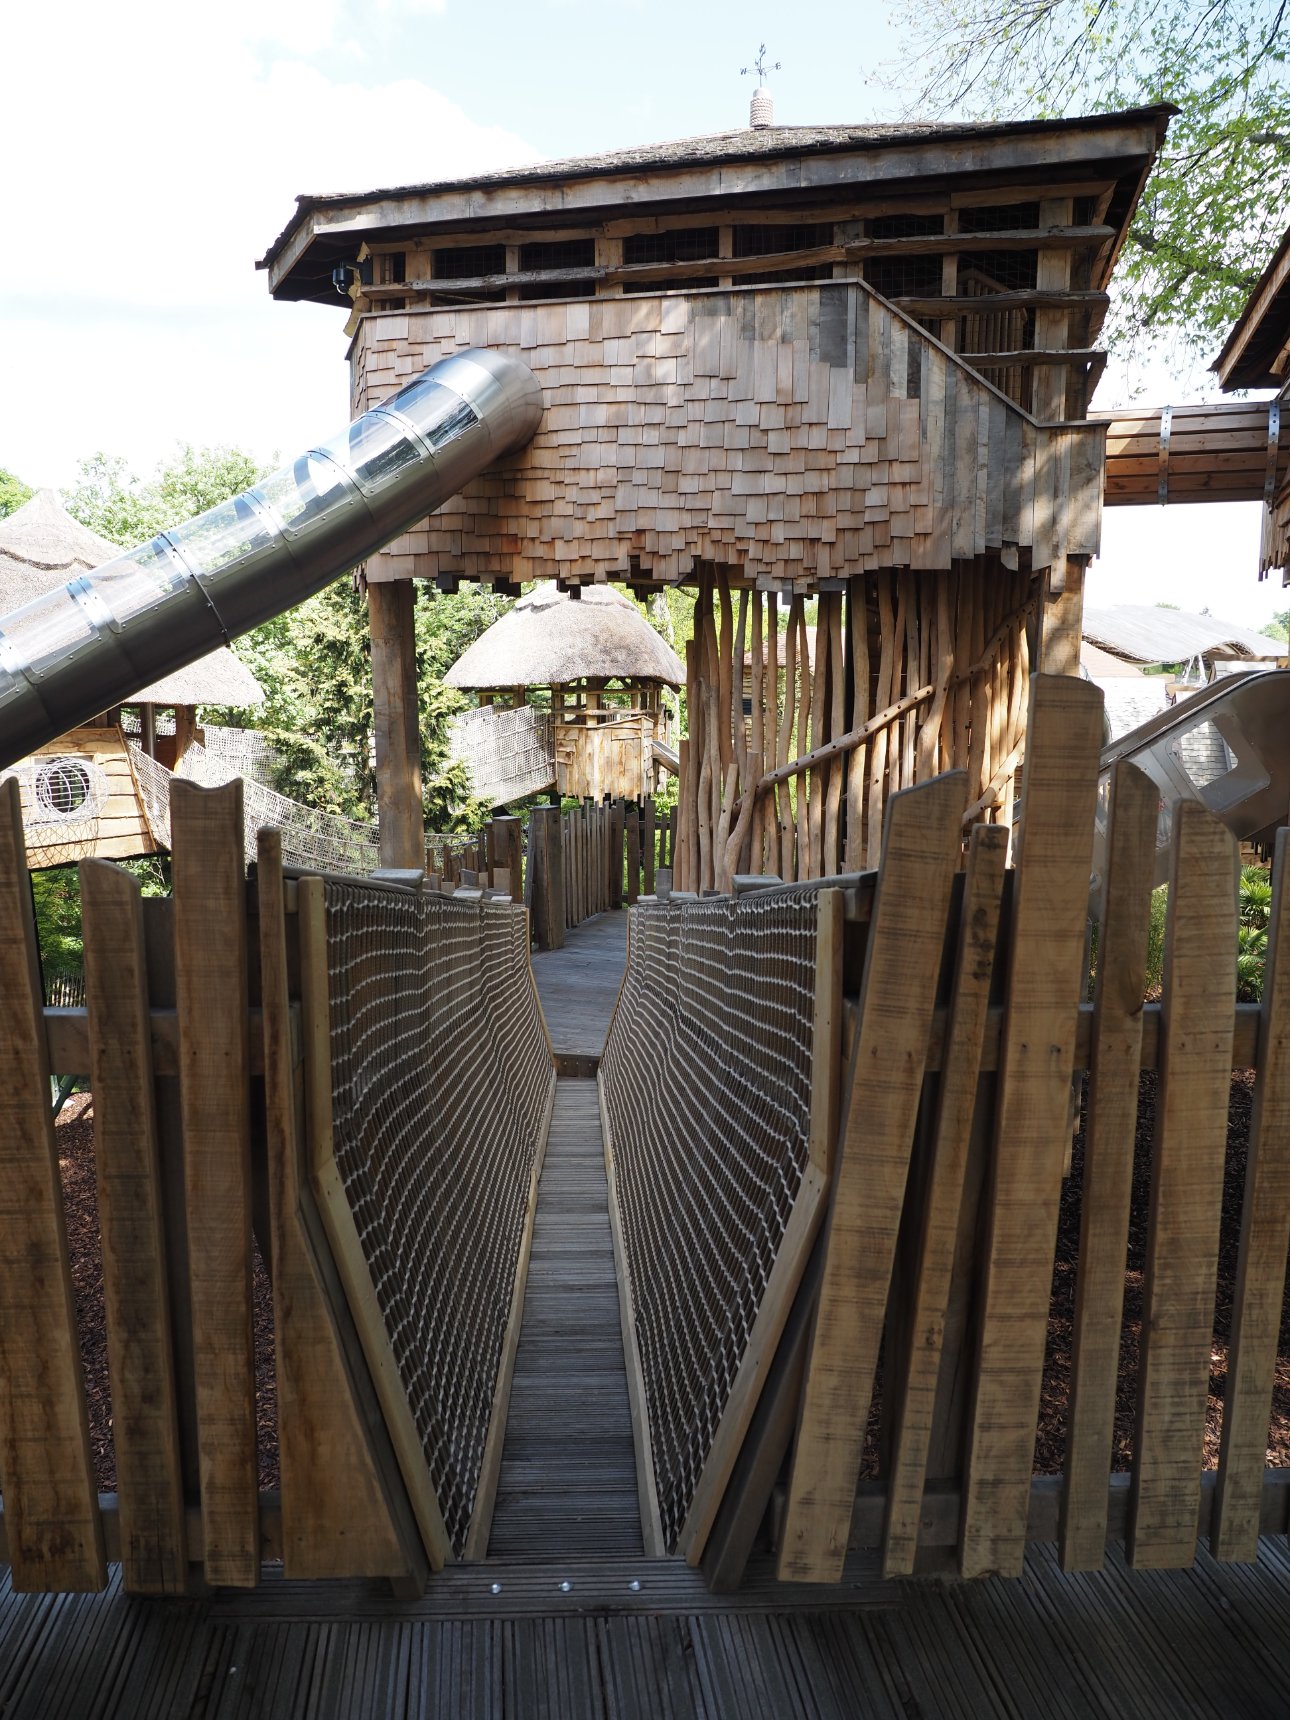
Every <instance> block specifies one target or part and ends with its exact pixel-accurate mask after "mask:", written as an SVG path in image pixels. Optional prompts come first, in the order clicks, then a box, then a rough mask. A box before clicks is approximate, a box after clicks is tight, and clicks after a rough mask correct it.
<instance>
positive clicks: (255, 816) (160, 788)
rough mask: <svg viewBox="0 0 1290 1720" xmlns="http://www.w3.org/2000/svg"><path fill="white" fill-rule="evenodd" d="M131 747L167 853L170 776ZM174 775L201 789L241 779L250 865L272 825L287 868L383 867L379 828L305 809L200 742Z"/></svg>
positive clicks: (150, 815) (148, 812)
mask: <svg viewBox="0 0 1290 1720" xmlns="http://www.w3.org/2000/svg"><path fill="white" fill-rule="evenodd" d="M129 745H130V764H131V767H132V769H133V770H134V777H135V781H136V783H137V784H138V787H139V794H140V798H141V799H142V801H143V807H144V812H145V813H146V815H147V819H148V825H149V828H150V829H151V831H152V835H153V839H154V841H156V842H157V843H158V844H159V845H160V846H161V847H162V848H166V849H168V848H169V847H170V782H171V772H170V771H168V770H167V769H166V767H165V765H163V764H159V763H158V762H157V760H156V759H154V758H150V757H149V755H148V754H147V753H146V752H145V751H144V750H143V748H142V747H141V746H139V745H138V744H137V743H135V742H134V741H131V742H130V743H129ZM174 774H175V775H176V776H180V777H184V778H186V779H187V780H189V781H191V782H197V783H200V784H201V786H202V787H203V788H219V787H220V786H221V785H222V784H223V783H226V782H231V781H232V780H233V779H234V778H235V777H238V776H242V782H243V789H242V805H243V809H244V812H245V844H246V858H247V860H248V861H250V860H254V858H255V844H256V832H257V831H258V830H261V829H264V828H267V827H269V826H272V827H273V828H274V829H277V830H280V831H281V832H282V857H283V859H284V861H285V862H286V863H287V865H289V866H298V867H302V868H305V869H308V870H312V871H328V872H370V871H373V870H374V869H375V868H376V867H378V866H379V865H380V864H381V859H380V853H381V850H380V843H379V841H378V839H377V833H376V826H375V825H373V824H361V823H359V822H357V821H356V820H355V819H352V818H342V817H341V816H340V815H339V814H337V813H334V812H320V811H318V810H317V809H316V808H315V807H312V806H304V805H302V804H301V802H300V801H298V800H292V799H291V798H290V797H289V796H288V795H285V794H279V793H278V792H277V790H276V789H272V788H267V787H266V786H265V784H264V783H262V782H256V781H254V780H253V779H252V778H250V777H248V776H244V775H243V772H242V770H241V768H240V766H239V764H238V763H237V762H235V761H234V759H233V758H232V757H231V756H230V757H225V756H223V755H222V754H212V753H210V752H208V751H207V750H206V748H205V747H204V746H202V744H201V743H200V742H199V741H194V742H192V743H191V744H190V745H189V747H188V749H187V750H186V752H185V753H184V755H183V757H182V758H181V759H180V761H179V769H178V770H177V771H176V772H175V773H174Z"/></svg>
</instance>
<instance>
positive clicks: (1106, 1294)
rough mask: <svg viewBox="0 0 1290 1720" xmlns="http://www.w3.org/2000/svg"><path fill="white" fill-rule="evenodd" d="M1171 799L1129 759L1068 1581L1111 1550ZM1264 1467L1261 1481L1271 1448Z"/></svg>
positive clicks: (1099, 1085)
mask: <svg viewBox="0 0 1290 1720" xmlns="http://www.w3.org/2000/svg"><path fill="white" fill-rule="evenodd" d="M1159 798H1160V795H1159V790H1158V789H1157V787H1156V785H1155V783H1154V782H1152V781H1151V779H1150V778H1149V777H1148V776H1146V775H1145V774H1144V773H1143V772H1142V771H1140V770H1138V769H1137V768H1136V767H1135V766H1134V765H1131V764H1125V763H1124V762H1123V761H1122V762H1121V763H1119V764H1117V765H1116V766H1115V770H1114V774H1113V776H1112V779H1111V818H1110V826H1109V828H1108V831H1107V843H1106V846H1107V863H1106V884H1105V888H1104V891H1103V896H1102V919H1101V925H1100V926H1099V928H1098V961H1097V996H1096V998H1095V1000H1094V1004H1093V1048H1092V1055H1091V1059H1090V1066H1089V1091H1088V1121H1087V1123H1086V1125H1085V1131H1084V1143H1085V1145H1084V1188H1083V1198H1082V1202H1081V1211H1080V1242H1079V1256H1078V1258H1079V1269H1078V1270H1079V1275H1078V1277H1077V1279H1076V1286H1075V1334H1074V1344H1073V1346H1072V1355H1071V1407H1070V1433H1069V1436H1068V1438H1067V1442H1066V1482H1065V1486H1064V1487H1063V1489H1062V1510H1061V1557H1062V1568H1063V1569H1064V1570H1067V1571H1098V1570H1101V1568H1102V1560H1103V1557H1104V1555H1105V1552H1106V1527H1107V1526H1106V1500H1107V1492H1106V1480H1107V1476H1108V1475H1109V1474H1110V1472H1111V1454H1112V1441H1113V1438H1114V1433H1115V1392H1116V1378H1117V1375H1118V1372H1119V1363H1120V1326H1121V1323H1122V1321H1123V1318H1124V1271H1125V1255H1126V1251H1127V1248H1128V1240H1129V1201H1130V1197H1131V1195H1132V1192H1133V1143H1134V1133H1135V1129H1136V1126H1137V1118H1138V1069H1139V1066H1140V1064H1141V1060H1142V1000H1143V998H1144V996H1145V995H1146V985H1147V928H1148V922H1149V920H1150V916H1151V882H1152V872H1153V869H1154V867H1155V860H1156V809H1157V806H1158V804H1159ZM1259 1468H1260V1472H1261V1471H1262V1447H1261V1446H1260V1462H1259Z"/></svg>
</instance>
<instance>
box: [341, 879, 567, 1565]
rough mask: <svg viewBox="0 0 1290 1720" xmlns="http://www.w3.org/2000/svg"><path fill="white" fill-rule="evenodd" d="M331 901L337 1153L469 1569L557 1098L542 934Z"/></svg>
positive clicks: (422, 908) (409, 904)
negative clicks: (536, 974) (535, 979)
mask: <svg viewBox="0 0 1290 1720" xmlns="http://www.w3.org/2000/svg"><path fill="white" fill-rule="evenodd" d="M322 895H323V902H324V913H325V936H326V965H327V981H328V994H329V998H330V1062H331V1081H332V1094H333V1099H332V1154H333V1157H334V1161H335V1166H336V1169H337V1172H338V1173H339V1180H340V1184H341V1187H342V1188H343V1190H344V1198H345V1200H346V1202H347V1204H348V1207H349V1210H350V1213H351V1214H352V1219H353V1227H354V1230H355V1231H356V1233H357V1239H358V1244H359V1248H360V1250H361V1263H355V1264H356V1265H358V1269H359V1270H361V1271H365V1272H366V1273H367V1274H368V1275H369V1277H370V1284H371V1288H372V1290H373V1291H374V1292H375V1299H376V1304H377V1306H378V1307H379V1312H380V1320H381V1326H382V1333H381V1334H379V1335H375V1336H376V1341H377V1343H378V1344H381V1343H382V1342H383V1344H384V1345H387V1346H388V1354H389V1356H390V1357H391V1358H392V1360H393V1365H394V1368H395V1370H396V1371H397V1375H398V1379H399V1381H400V1382H401V1385H402V1388H403V1391H404V1393H405V1395H406V1400H407V1404H408V1408H409V1409H410V1411H411V1418H412V1421H413V1423H414V1424H415V1429H416V1436H417V1440H418V1442H419V1445H420V1449H421V1452H422V1453H423V1454H424V1461H425V1465H426V1466H427V1468H428V1470H429V1476H430V1482H431V1486H432V1488H433V1492H434V1495H435V1498H436V1499H437V1501H438V1507H439V1511H440V1513H441V1515H442V1520H443V1527H444V1530H445V1532H446V1536H447V1540H448V1542H449V1543H450V1545H451V1547H452V1549H453V1551H454V1552H456V1553H457V1554H462V1553H463V1552H465V1551H466V1549H467V1543H468V1535H469V1534H470V1532H471V1530H472V1519H477V1514H478V1507H479V1503H480V1499H481V1489H482V1492H483V1494H485V1495H487V1499H486V1508H485V1510H484V1512H483V1513H482V1515H483V1517H484V1518H486V1517H487V1515H488V1512H489V1510H491V1494H490V1493H488V1489H489V1487H490V1486H491V1487H495V1485H496V1473H495V1471H494V1473H492V1474H491V1476H486V1474H485V1469H486V1448H487V1447H488V1446H489V1433H490V1428H491V1427H492V1425H493V1422H494V1410H495V1398H496V1394H497V1392H498V1385H499V1377H500V1376H501V1375H502V1372H503V1355H504V1350H505V1347H506V1344H507V1338H508V1329H509V1326H510V1323H511V1321H512V1305H513V1302H514V1301H515V1287H516V1280H517V1274H519V1273H520V1271H521V1258H522V1255H523V1254H524V1251H525V1246H526V1231H527V1226H528V1223H529V1218H530V1212H531V1205H532V1200H533V1192H534V1188H535V1185H536V1178H537V1173H538V1170H539V1168H540V1160H541V1154H542V1150H543V1147H544V1144H545V1139H546V1129H547V1124H548V1119H549V1112H550V1104H551V1100H552V1095H553V1092H554V1079H555V1078H554V1073H553V1069H552V1063H551V1054H550V1048H549V1046H548V1044H547V1040H546V1032H545V1028H544V1026H543V1024H542V1018H541V1014H540V1011H539V1007H538V1003H537V995H536V992H535V990H534V988H533V983H532V978H531V973H530V969H529V962H528V930H527V926H528V919H527V915H526V914H525V913H524V911H523V909H521V908H516V907H513V906H511V905H510V904H509V903H505V902H493V901H484V902H467V901H457V900H456V899H455V898H453V897H448V896H440V895H433V894H428V895H422V894H420V893H417V892H414V891H411V890H400V889H394V888H388V887H382V886H380V885H376V884H372V885H366V884H357V883H352V882H349V881H343V880H339V879H333V878H328V879H326V880H324V881H323V884H322ZM372 1336H373V1335H372V1334H364V1342H365V1344H366V1343H368V1341H369V1338H370V1337H372ZM369 1359H370V1358H369ZM373 1371H374V1372H375V1371H376V1367H375V1364H374V1367H373ZM500 1413H501V1418H502V1419H503V1420H504V1416H505V1404H504V1402H503V1403H502V1404H501V1406H500ZM497 1451H498V1455H500V1443H499V1444H498V1446H497ZM473 1526H474V1528H475V1530H476V1532H478V1533H479V1534H480V1536H481V1538H485V1537H486V1533H487V1523H486V1521H483V1522H482V1523H481V1522H480V1521H478V1520H476V1521H475V1523H474V1525H473Z"/></svg>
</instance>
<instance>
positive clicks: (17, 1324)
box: [0, 777, 107, 1593]
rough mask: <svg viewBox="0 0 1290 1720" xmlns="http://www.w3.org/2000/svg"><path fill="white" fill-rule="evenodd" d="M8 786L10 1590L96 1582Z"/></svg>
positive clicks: (3, 820) (0, 1052) (2, 822)
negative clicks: (11, 1580) (11, 1585)
mask: <svg viewBox="0 0 1290 1720" xmlns="http://www.w3.org/2000/svg"><path fill="white" fill-rule="evenodd" d="M43 1011H44V997H43V995H42V992H41V985H40V962H39V958H38V956H37V953H36V928H35V923H34V921H33V919H32V909H31V893H30V887H29V884H28V881H27V854H26V848H25V845H24V843H23V834H22V799H21V793H20V790H19V787H18V783H17V780H16V779H15V778H14V777H9V778H8V779H7V780H6V781H5V782H0V1487H3V1489H4V1508H5V1532H6V1535H7V1538H8V1544H9V1563H10V1566H11V1567H12V1575H13V1587H14V1588H15V1589H16V1590H18V1591H20V1592H22V1593H31V1592H35V1591H40V1590H46V1589H76V1590H97V1589H101V1588H103V1586H104V1584H105V1583H106V1581H107V1569H106V1566H105V1564H104V1560H103V1529H102V1523H101V1520H100V1517H99V1505H98V1495H97V1492H96V1490H95V1486H94V1469H93V1465H92V1463H91V1460H90V1436H89V1420H88V1415H87V1412H86V1405H85V1387H84V1383H83V1381H82V1378H81V1354H80V1346H79V1344H78V1342H77V1335H76V1307H75V1303H74V1301H73V1298H72V1277H71V1269H70V1267H69V1265H68V1258H67V1229H66V1224H65V1222H64V1218H63V1193H62V1188H61V1186H60V1182H59V1175H58V1150H57V1148H56V1146H55V1144H54V1126H53V1121H52V1119H51V1116H50V1107H49V1057H48V1054H47V1051H46V1048H45V1024H44V1016H43Z"/></svg>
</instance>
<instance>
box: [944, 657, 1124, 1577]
mask: <svg viewBox="0 0 1290 1720" xmlns="http://www.w3.org/2000/svg"><path fill="white" fill-rule="evenodd" d="M1027 734H1028V736H1029V744H1028V747H1027V753H1026V794H1025V803H1024V808H1023V824H1022V831H1021V859H1020V863H1019V866H1018V871H1017V879H1016V885H1015V895H1014V906H1013V916H1012V927H1011V944H1010V948H1009V955H1008V976H1007V1004H1006V1015H1005V1021H1004V1028H1003V1045H1002V1050H1001V1053H1000V1069H999V1098H998V1106H997V1113H996V1122H995V1149H994V1155H993V1163H992V1166H991V1176H990V1180H989V1184H988V1186H987V1190H986V1198H985V1208H986V1234H985V1240H984V1260H985V1272H984V1286H983V1290H982V1294H981V1299H980V1328H979V1342H978V1352H977V1356H978V1359H977V1371H976V1378H975V1381H974V1388H973V1395H972V1404H971V1409H970V1412H969V1428H968V1440H967V1457H966V1475H965V1486H964V1494H963V1498H964V1521H963V1539H962V1552H961V1566H960V1568H961V1570H962V1574H963V1575H964V1576H978V1575H983V1574H985V1573H986V1572H988V1571H998V1572H1001V1573H1004V1574H1013V1573H1015V1572H1017V1571H1018V1570H1019V1569H1020V1567H1021V1562H1022V1559H1023V1557H1024V1553H1025V1527H1026V1497H1027V1491H1028V1488H1029V1485H1030V1472H1031V1465H1032V1461H1033V1457H1034V1448H1035V1427H1036V1420H1037V1417H1038V1411H1039V1392H1040V1383H1041V1379H1042V1375H1043V1365H1044V1344H1045V1339H1046V1336H1047V1330H1048V1303H1049V1293H1050V1289H1051V1284H1052V1270H1053V1257H1054V1254H1055V1252H1056V1244H1057V1210H1058V1204H1059V1201H1060V1196H1061V1182H1062V1170H1063V1166H1064V1163H1065V1157H1066V1141H1067V1136H1068V1132H1069V1128H1070V1093H1071V1087H1070V1083H1071V1077H1072V1074H1073V1071H1074V1068H1075V1048H1076V1040H1075V1033H1076V1023H1077V1020H1078V1012H1079V1000H1080V993H1081V989H1082V983H1081V982H1082V975H1083V967H1084V936H1085V923H1086V919H1087V913H1088V884H1089V876H1090V872H1091V870H1092V852H1093V813H1094V806H1095V803H1096V799H1097V775H1098V761H1099V753H1100V748H1101V740H1102V695H1101V693H1100V692H1099V691H1098V689H1097V688H1096V687H1095V686H1093V684H1092V683H1091V682H1087V681H1077V680H1075V679H1073V678H1071V677H1066V676H1052V675H1036V676H1035V677H1034V679H1033V681H1032V682H1031V700H1030V716H1029V721H1028V723H1027Z"/></svg>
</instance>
